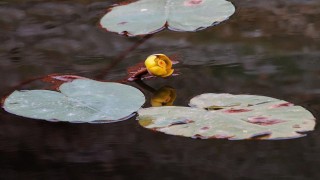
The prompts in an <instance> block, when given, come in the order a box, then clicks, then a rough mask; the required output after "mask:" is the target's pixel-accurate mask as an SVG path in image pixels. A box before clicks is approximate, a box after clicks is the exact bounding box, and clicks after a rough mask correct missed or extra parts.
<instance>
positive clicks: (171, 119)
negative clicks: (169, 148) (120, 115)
mask: <svg viewBox="0 0 320 180" xmlns="http://www.w3.org/2000/svg"><path fill="white" fill-rule="evenodd" d="M190 105H191V106H192V107H177V106H175V107H152V108H146V109H141V110H139V111H138V114H139V117H138V119H139V121H140V124H141V125H142V126H143V127H146V128H148V129H153V130H156V131H160V132H163V133H166V134H171V135H178V136H186V137H193V138H200V139H208V138H219V139H221V138H222V139H230V140H240V139H250V138H255V137H263V139H288V138H298V137H303V136H305V134H303V133H304V132H307V131H312V130H313V129H314V127H315V118H314V116H313V115H312V114H311V113H310V112H309V111H307V110H306V109H304V108H303V107H301V106H295V105H294V104H292V103H289V102H286V101H282V100H278V99H275V98H270V97H265V96H254V95H231V94H213V93H211V94H202V95H200V96H197V97H194V98H192V99H191V101H190ZM146 119H148V123H145V120H146Z"/></svg>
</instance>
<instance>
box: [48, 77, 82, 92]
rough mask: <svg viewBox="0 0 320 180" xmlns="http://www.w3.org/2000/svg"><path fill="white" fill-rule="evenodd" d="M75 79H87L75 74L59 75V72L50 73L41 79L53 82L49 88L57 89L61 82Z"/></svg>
mask: <svg viewBox="0 0 320 180" xmlns="http://www.w3.org/2000/svg"><path fill="white" fill-rule="evenodd" d="M76 79H88V78H85V77H81V76H76V75H59V74H51V75H48V76H46V77H44V78H43V79H42V81H43V82H48V83H51V84H53V85H52V86H51V88H50V89H58V88H59V87H60V86H61V84H63V83H66V82H72V81H73V80H76Z"/></svg>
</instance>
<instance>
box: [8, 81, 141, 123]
mask: <svg viewBox="0 0 320 180" xmlns="http://www.w3.org/2000/svg"><path fill="white" fill-rule="evenodd" d="M59 91H60V92H56V91H49V90H23V91H14V92H13V93H12V94H11V95H9V96H8V97H7V98H6V100H5V101H4V104H3V107H4V109H5V110H6V111H7V112H9V113H12V114H16V115H19V116H24V117H28V118H33V119H43V120H48V121H68V122H104V123H106V122H116V121H120V120H124V119H127V118H129V117H131V115H132V114H133V113H134V112H136V111H137V110H138V109H139V108H140V107H141V106H142V105H143V104H144V102H145V97H144V95H143V93H142V92H141V91H140V90H138V89H136V88H134V87H132V86H128V85H124V84H120V83H110V82H99V81H94V80H89V79H76V80H73V81H71V82H67V83H64V84H62V85H61V86H60V87H59Z"/></svg>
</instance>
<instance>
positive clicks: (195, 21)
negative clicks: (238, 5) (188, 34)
mask: <svg viewBox="0 0 320 180" xmlns="http://www.w3.org/2000/svg"><path fill="white" fill-rule="evenodd" d="M234 12H235V8H234V6H233V5H232V3H230V2H228V1H225V0H140V1H136V2H133V3H130V4H126V5H122V6H116V7H113V8H112V9H111V11H110V12H108V13H107V14H106V15H105V16H104V17H103V18H102V19H101V21H100V23H101V26H102V27H103V28H106V29H107V30H108V31H112V32H117V33H120V34H126V35H129V36H136V35H143V34H152V33H154V32H157V31H160V30H162V29H164V28H165V27H168V28H169V29H171V30H175V31H197V30H200V29H204V28H206V27H209V26H212V25H215V24H217V23H220V22H222V21H224V20H226V19H228V18H229V17H230V16H231V15H232V14H233V13H234Z"/></svg>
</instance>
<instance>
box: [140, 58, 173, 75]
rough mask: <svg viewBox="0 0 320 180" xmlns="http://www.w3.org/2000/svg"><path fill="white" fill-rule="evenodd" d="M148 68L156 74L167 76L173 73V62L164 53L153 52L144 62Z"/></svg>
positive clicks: (151, 72)
mask: <svg viewBox="0 0 320 180" xmlns="http://www.w3.org/2000/svg"><path fill="white" fill-rule="evenodd" d="M144 64H145V66H146V67H147V70H148V72H149V73H150V74H152V75H154V76H160V77H167V76H170V75H171V74H172V73H173V71H174V70H173V69H172V62H171V60H170V59H169V58H168V57H167V56H166V55H164V54H153V55H151V56H149V57H148V58H147V59H146V61H145V62H144Z"/></svg>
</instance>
